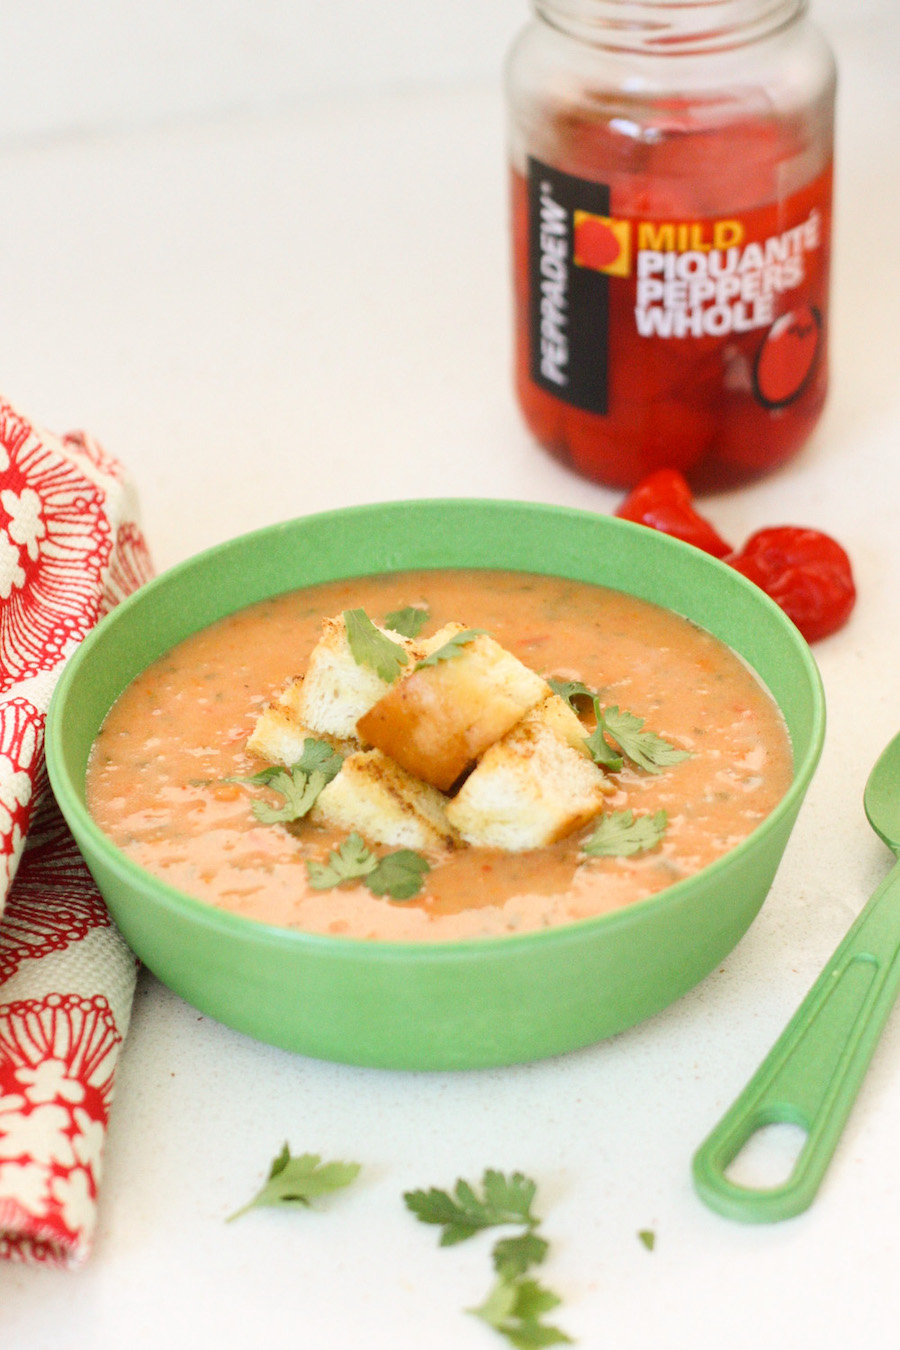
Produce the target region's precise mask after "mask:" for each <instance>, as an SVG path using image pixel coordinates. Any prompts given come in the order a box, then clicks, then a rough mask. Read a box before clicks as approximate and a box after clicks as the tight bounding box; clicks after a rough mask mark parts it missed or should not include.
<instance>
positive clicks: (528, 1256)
mask: <svg viewBox="0 0 900 1350" xmlns="http://www.w3.org/2000/svg"><path fill="white" fill-rule="evenodd" d="M549 1248H550V1244H549V1242H547V1240H546V1238H542V1237H538V1235H537V1233H533V1232H531V1231H530V1230H529V1232H527V1233H520V1234H519V1236H518V1237H508V1238H501V1239H500V1241H499V1242H495V1243H494V1250H493V1252H492V1256H493V1260H494V1269H495V1270H496V1272H497V1274H498V1275H499V1276H500V1277H501V1278H502V1279H505V1280H512V1279H515V1278H516V1277H517V1276H519V1275H524V1274H525V1272H526V1270H528V1269H529V1268H530V1267H531V1266H539V1265H540V1264H541V1262H542V1261H543V1259H544V1257H545V1256H546V1255H547V1252H548V1250H549Z"/></svg>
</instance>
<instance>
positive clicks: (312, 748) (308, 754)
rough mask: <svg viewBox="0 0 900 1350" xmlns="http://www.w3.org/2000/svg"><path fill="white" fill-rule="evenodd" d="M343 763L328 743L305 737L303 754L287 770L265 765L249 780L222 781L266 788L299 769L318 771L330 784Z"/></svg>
mask: <svg viewBox="0 0 900 1350" xmlns="http://www.w3.org/2000/svg"><path fill="white" fill-rule="evenodd" d="M343 762H344V757H343V755H339V754H338V752H337V750H335V749H334V748H333V746H331V745H330V744H329V743H328V741H320V740H317V739H316V738H315V737H314V736H307V737H306V739H305V740H304V742H303V753H302V754H301V756H300V758H299V759H298V760H297V762H296V764H292V765H291V766H290V767H289V768H288V769H285V767H284V765H283V764H267V765H266V767H265V768H264V769H260V770H259V771H258V773H254V774H251V775H250V777H249V778H226V779H225V780H224V781H225V782H226V783H246V784H248V785H249V786H250V787H268V786H270V785H271V783H272V780H273V778H278V777H279V776H280V775H282V774H285V773H286V774H288V775H289V776H292V775H293V774H294V772H295V770H297V769H299V770H300V771H301V773H304V774H311V773H313V772H314V771H318V772H319V773H321V774H323V775H324V778H325V782H326V783H330V782H331V780H332V778H334V777H335V775H336V774H338V773H340V769H341V765H342V764H343Z"/></svg>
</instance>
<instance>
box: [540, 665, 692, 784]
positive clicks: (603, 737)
mask: <svg viewBox="0 0 900 1350" xmlns="http://www.w3.org/2000/svg"><path fill="white" fill-rule="evenodd" d="M548 683H549V685H550V688H551V689H552V690H553V691H554V693H557V694H559V696H560V698H564V699H565V701H566V702H567V703H568V705H569V707H570V708H571V709H572V711H573V712H576V713H577V712H578V706H577V701H578V700H579V699H588V700H590V702H591V703H592V704H593V706H594V716H595V717H596V719H597V726H596V728H595V730H594V731H593V732H592V733H591V735H590V736H588V737H587V738H586V739H585V745H586V746H587V748H588V750H589V751H590V753H591V757H592V759H593V760H594V762H595V764H602V765H603V767H604V768H605V769H608V770H609V772H610V773H618V772H619V770H620V769H621V768H622V762H623V761H622V755H624V756H625V757H626V758H628V759H630V760H631V762H632V764H636V765H637V767H638V768H639V769H644V770H645V772H647V773H661V772H662V770H663V769H664V768H667V767H668V766H669V765H670V764H679V763H680V762H681V760H683V759H690V757H691V752H690V750H679V749H678V747H677V746H674V745H672V744H671V742H669V741H666V740H664V739H663V737H662V736H658V735H657V734H656V732H655V731H644V730H642V728H643V726H644V719H643V717H637V716H636V715H635V714H634V713H632V712H628V710H627V709H625V708H623V709H621V710H620V709H619V708H618V707H615V706H614V707H611V708H601V707H600V698H599V696H598V694H596V693H595V692H594V690H592V689H589V688H588V687H587V685H586V684H582V682H581V680H550V681H549V682H548ZM608 736H610V737H612V739H613V740H614V741H615V743H616V745H617V746H618V747H619V749H620V750H621V751H622V755H617V754H616V753H615V751H614V750H613V749H612V747H611V746H610V744H609V741H608V740H607V737H608Z"/></svg>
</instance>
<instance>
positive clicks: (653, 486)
mask: <svg viewBox="0 0 900 1350" xmlns="http://www.w3.org/2000/svg"><path fill="white" fill-rule="evenodd" d="M616 515H617V516H620V517H621V518H622V519H623V520H634V521H637V523H638V524H639V525H649V526H650V528H651V529H654V530H661V531H662V533H663V534H671V535H673V536H674V537H675V538H676V539H683V540H684V542H685V543H686V544H693V545H694V547H695V548H701V549H702V550H703V552H704V553H712V554H713V556H714V557H716V558H724V557H725V556H726V554H728V553H731V552H733V550H732V547H731V545H730V544H726V542H725V540H724V539H723V538H722V537H721V536H720V535H719V534H717V533H716V531H715V530H714V529H713V527H712V526H711V525H710V523H709V521H708V520H705V519H704V518H703V516H701V515H700V513H699V512H698V511H697V510H695V508H694V498H693V494H692V492H691V489H690V488H689V487H688V484H687V480H686V479H685V477H684V475H683V474H681V473H679V472H678V470H677V469H657V470H656V472H655V473H651V474H649V475H648V476H647V477H646V478H644V479H642V480H641V482H640V483H638V485H637V487H636V488H634V489H632V491H631V492H630V493H629V494H628V496H627V497H626V498H625V500H624V501H623V502H622V504H621V505H620V506H619V507H618V509H617V511H616Z"/></svg>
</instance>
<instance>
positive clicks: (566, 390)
mask: <svg viewBox="0 0 900 1350" xmlns="http://www.w3.org/2000/svg"><path fill="white" fill-rule="evenodd" d="M610 195H611V194H610V189H609V186H608V185H606V184H603V183H595V182H591V181H588V180H586V179H582V178H577V177H573V176H572V175H571V174H567V173H563V172H562V171H561V170H559V169H554V168H551V167H550V166H549V165H546V164H543V163H541V162H540V161H539V160H537V159H529V161H528V268H529V304H530V315H529V319H530V373H531V378H532V379H533V381H534V382H535V384H537V385H538V386H540V388H542V389H544V390H545V391H546V392H547V393H549V394H553V395H554V396H555V397H557V398H559V399H561V400H562V401H563V402H565V403H567V404H569V405H571V406H572V407H574V408H580V409H583V410H584V411H586V412H592V413H607V412H608V403H609V377H610V361H611V359H613V360H614V359H615V356H616V350H617V347H618V344H619V343H620V342H621V343H624V344H627V346H628V348H629V350H630V351H631V352H632V353H633V352H634V347H635V344H636V343H637V344H638V345H642V340H644V341H646V343H648V344H651V345H656V344H659V343H664V344H666V345H667V346H668V345H670V344H675V345H678V346H685V345H687V346H690V345H692V340H693V339H700V340H705V341H704V345H707V344H708V343H709V340H710V339H712V340H715V339H722V340H723V341H726V340H727V341H729V342H731V341H734V339H743V341H742V346H743V345H745V344H746V342H747V340H748V338H746V337H745V335H750V338H751V339H752V341H753V344H754V350H755V359H754V362H753V370H752V375H751V377H750V378H751V380H752V386H753V395H754V397H755V399H756V401H757V402H758V403H760V404H762V406H763V407H766V408H779V407H784V406H785V405H786V404H788V403H790V402H792V401H793V399H795V398H796V397H798V395H799V394H800V393H801V392H802V390H803V389H804V388H805V386H806V383H807V380H808V378H809V376H810V374H811V372H812V369H813V366H814V364H815V361H816V357H817V354H818V348H819V345H820V335H821V328H822V321H823V314H822V302H823V300H824V296H823V295H822V294H821V291H822V278H823V275H824V274H825V272H826V270H827V269H826V260H827V252H828V238H827V218H828V214H829V209H830V195H831V172H830V169H829V170H828V171H827V172H826V173H824V174H822V175H821V177H820V178H818V179H816V180H815V181H814V182H812V183H809V184H807V185H806V186H805V187H804V188H802V189H801V190H799V191H798V192H796V193H794V194H793V195H792V196H790V197H788V198H786V199H783V200H781V201H778V202H774V203H768V204H767V205H765V206H762V207H759V208H756V209H755V210H751V211H743V212H740V213H735V214H734V215H733V216H729V215H725V214H722V215H718V216H716V217H714V218H711V217H695V218H691V219H677V220H675V219H660V218H656V217H643V216H642V217H625V216H619V217H614V216H611V215H610ZM817 302H818V303H817ZM635 373H636V374H637V368H636V369H635Z"/></svg>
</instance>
